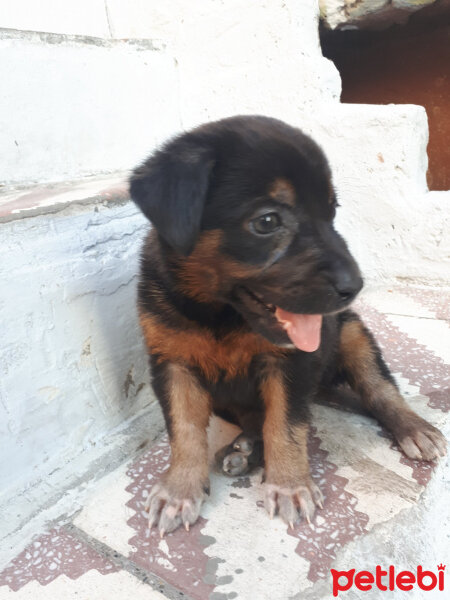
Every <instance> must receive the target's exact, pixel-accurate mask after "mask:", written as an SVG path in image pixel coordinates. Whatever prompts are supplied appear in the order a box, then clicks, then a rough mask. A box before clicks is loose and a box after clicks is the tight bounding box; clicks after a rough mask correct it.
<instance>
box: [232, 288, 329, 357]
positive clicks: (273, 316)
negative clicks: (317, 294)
mask: <svg viewBox="0 0 450 600" xmlns="http://www.w3.org/2000/svg"><path fill="white" fill-rule="evenodd" d="M236 293H237V296H238V299H239V305H240V306H239V307H238V309H239V312H241V313H243V316H245V317H246V318H247V321H248V322H249V324H250V325H251V326H252V327H253V328H254V329H255V330H256V331H257V332H258V333H261V334H262V335H264V337H266V338H268V339H269V340H270V341H272V342H273V343H275V344H277V345H281V346H286V345H290V344H289V341H288V340H290V343H291V344H292V345H293V346H295V347H296V348H298V349H299V350H303V351H304V352H315V351H316V350H317V349H318V348H319V346H320V339H321V331H322V315H320V314H299V313H293V312H289V311H287V310H284V309H283V308H281V307H279V306H276V305H275V304H271V303H268V302H265V300H264V299H263V298H262V297H261V296H260V295H259V294H257V293H256V292H254V291H252V290H249V289H248V288H246V287H243V286H242V287H239V289H238V290H236Z"/></svg>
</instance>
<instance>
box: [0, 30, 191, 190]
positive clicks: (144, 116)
mask: <svg viewBox="0 0 450 600" xmlns="http://www.w3.org/2000/svg"><path fill="white" fill-rule="evenodd" d="M0 25H1V23H0ZM0 77H1V80H2V81H7V82H8V85H4V86H3V87H2V93H1V95H0V115H1V117H0V122H1V127H0V154H1V155H2V173H1V179H2V183H23V182H33V181H58V180H65V179H73V178H77V177H81V176H85V175H91V174H95V173H102V172H103V173H110V172H112V171H117V170H121V169H129V168H131V167H133V166H134V165H135V164H136V163H137V162H139V161H140V160H142V159H143V158H144V157H145V155H146V154H148V153H149V152H150V150H152V149H153V148H154V147H155V145H157V144H158V143H161V142H162V141H163V140H164V139H165V138H166V137H167V136H169V135H171V134H173V133H174V132H175V131H176V130H178V129H179V127H180V120H179V116H178V97H177V89H178V79H177V73H176V68H175V62H174V59H173V58H172V57H171V56H168V55H167V54H166V53H165V52H164V51H163V50H155V49H154V48H152V44H151V43H150V42H148V41H142V42H139V43H136V44H134V43H132V42H129V43H128V42H119V41H115V42H102V41H101V40H98V39H97V38H91V39H88V40H86V39H82V40H79V39H78V38H70V37H69V38H67V37H64V36H54V35H48V34H22V33H20V32H12V33H11V32H9V33H8V32H5V31H3V32H0ZM155 115H157V117H156V118H155Z"/></svg>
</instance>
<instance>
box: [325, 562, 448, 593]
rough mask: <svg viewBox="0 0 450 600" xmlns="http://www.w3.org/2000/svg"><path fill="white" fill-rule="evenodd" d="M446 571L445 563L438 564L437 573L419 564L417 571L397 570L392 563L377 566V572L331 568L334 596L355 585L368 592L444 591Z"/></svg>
mask: <svg viewBox="0 0 450 600" xmlns="http://www.w3.org/2000/svg"><path fill="white" fill-rule="evenodd" d="M444 571H445V565H442V564H440V565H437V573H436V572H434V571H427V570H425V569H424V568H423V567H422V565H419V566H418V567H417V569H416V571H415V572H414V571H398V572H397V571H396V569H395V567H393V566H392V565H391V566H389V567H388V568H387V570H384V569H383V568H382V567H381V566H380V565H377V566H376V568H375V573H372V572H371V571H358V572H356V569H350V570H349V571H336V569H331V571H330V572H331V575H332V577H333V596H334V597H336V596H338V595H339V592H346V591H347V590H349V589H350V588H352V587H353V586H355V588H356V589H358V590H360V591H361V592H368V591H370V590H371V589H373V588H378V589H379V590H380V591H382V592H386V591H387V590H389V591H393V590H396V589H397V590H402V591H405V592H407V591H409V590H412V589H420V590H423V591H424V592H429V591H431V590H436V589H437V590H439V591H440V592H443V591H444Z"/></svg>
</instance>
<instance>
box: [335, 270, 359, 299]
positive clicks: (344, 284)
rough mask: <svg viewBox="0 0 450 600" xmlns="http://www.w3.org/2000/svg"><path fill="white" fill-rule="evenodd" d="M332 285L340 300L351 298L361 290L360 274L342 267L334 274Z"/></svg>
mask: <svg viewBox="0 0 450 600" xmlns="http://www.w3.org/2000/svg"><path fill="white" fill-rule="evenodd" d="M333 286H334V288H335V290H336V291H337V293H338V294H339V296H340V297H341V298H342V300H352V299H353V298H355V296H356V295H357V294H358V292H360V291H361V288H362V286H363V280H362V277H361V276H360V275H356V274H353V273H351V272H350V271H347V270H344V269H342V270H340V271H339V272H338V273H337V274H336V278H335V280H334V282H333Z"/></svg>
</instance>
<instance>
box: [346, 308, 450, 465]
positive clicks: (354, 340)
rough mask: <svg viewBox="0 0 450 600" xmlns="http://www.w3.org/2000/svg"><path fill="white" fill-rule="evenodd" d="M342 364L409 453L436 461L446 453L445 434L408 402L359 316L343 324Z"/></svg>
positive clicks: (366, 401) (372, 409)
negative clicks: (414, 409)
mask: <svg viewBox="0 0 450 600" xmlns="http://www.w3.org/2000/svg"><path fill="white" fill-rule="evenodd" d="M340 363H341V368H342V369H343V371H344V374H345V375H346V377H347V379H348V381H349V383H350V385H351V386H352V387H353V388H354V389H355V390H356V391H357V392H358V393H359V394H360V397H361V401H362V404H363V406H364V408H366V409H367V410H368V411H369V412H371V413H372V414H373V415H374V416H375V417H376V418H377V419H378V420H379V421H380V423H382V424H383V425H384V426H385V427H386V428H387V429H389V430H390V431H391V432H392V433H393V434H394V436H395V438H396V440H397V441H398V443H399V445H400V447H401V448H402V450H403V452H404V453H405V454H406V455H407V456H409V457H410V458H416V459H422V460H433V459H434V458H437V457H438V456H443V455H444V454H445V453H446V446H447V443H446V441H445V438H444V436H443V435H442V434H441V432H440V431H439V430H438V429H436V428H435V427H433V425H431V424H430V423H428V422H427V421H425V420H424V419H422V417H419V415H417V414H416V413H415V412H414V411H413V410H412V409H411V408H409V406H408V405H407V404H406V402H405V400H404V399H403V397H402V395H401V394H400V392H399V390H398V388H397V385H396V383H395V381H394V379H393V377H392V375H391V373H390V372H389V369H388V367H387V365H386V364H385V362H384V360H383V358H382V355H381V351H380V349H379V347H378V346H377V344H376V342H375V340H374V338H373V336H372V334H371V333H370V332H369V331H368V329H367V328H366V327H365V326H364V325H363V323H362V322H361V321H360V320H359V319H358V317H357V316H356V315H354V317H353V319H351V320H349V321H346V322H344V323H343V325H342V330H341V335H340Z"/></svg>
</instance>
